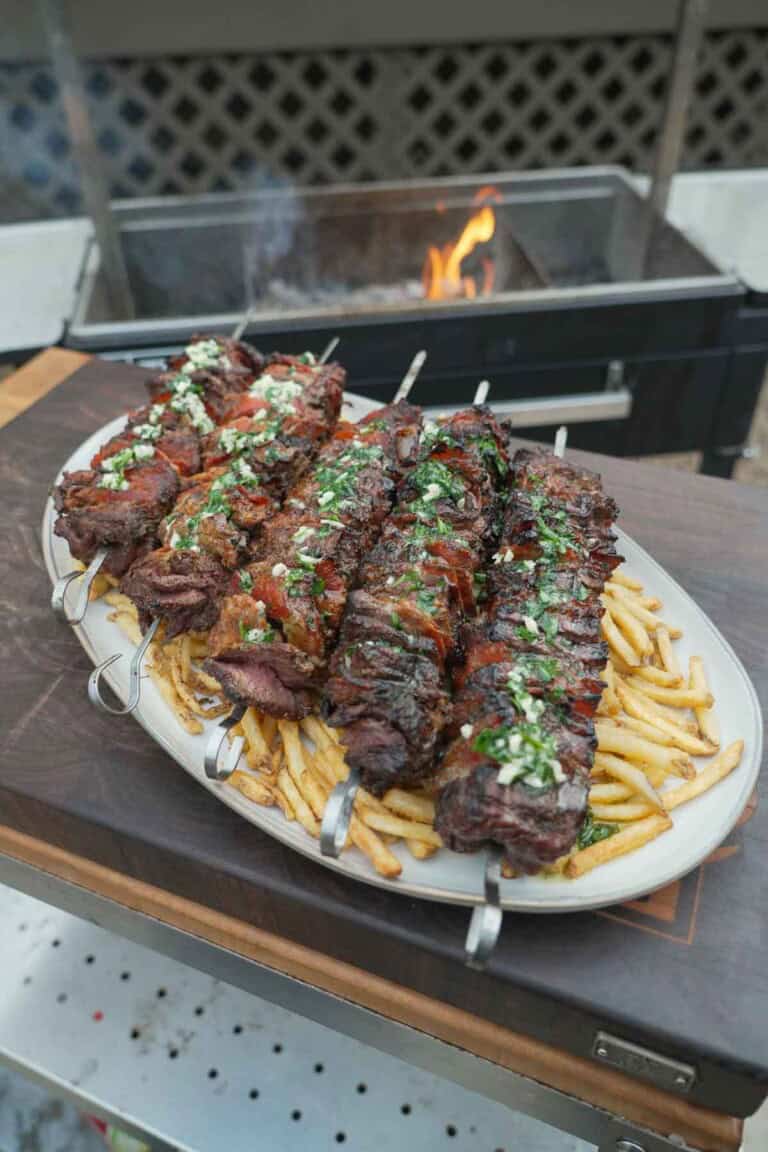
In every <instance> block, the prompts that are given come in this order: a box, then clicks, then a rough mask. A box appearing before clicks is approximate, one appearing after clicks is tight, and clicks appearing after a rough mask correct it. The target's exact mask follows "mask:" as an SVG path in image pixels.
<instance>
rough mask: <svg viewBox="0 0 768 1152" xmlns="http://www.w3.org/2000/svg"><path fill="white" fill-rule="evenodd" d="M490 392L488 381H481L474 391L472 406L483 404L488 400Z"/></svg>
mask: <svg viewBox="0 0 768 1152" xmlns="http://www.w3.org/2000/svg"><path fill="white" fill-rule="evenodd" d="M490 390H491V382H490V380H481V381H480V383H479V384H478V386H477V388H476V389H475V398H474V400H473V401H472V403H473V404H485V401H486V400H487V399H488V393H489V392H490Z"/></svg>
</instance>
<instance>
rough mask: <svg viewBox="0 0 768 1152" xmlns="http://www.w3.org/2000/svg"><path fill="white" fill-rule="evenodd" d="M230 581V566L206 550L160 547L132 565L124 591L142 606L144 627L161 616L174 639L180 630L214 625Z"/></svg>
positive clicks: (196, 629)
mask: <svg viewBox="0 0 768 1152" xmlns="http://www.w3.org/2000/svg"><path fill="white" fill-rule="evenodd" d="M230 581H231V576H230V574H229V573H228V572H227V571H226V569H225V568H223V567H222V565H221V564H220V563H219V562H218V561H217V560H215V559H214V557H213V556H209V555H208V554H207V553H206V552H190V551H183V552H180V551H176V550H175V549H173V548H156V549H155V550H154V551H153V552H150V553H149V554H148V555H146V556H143V557H142V558H141V559H139V560H137V561H135V563H134V564H132V565H131V567H130V569H129V570H128V572H127V573H126V575H125V576H124V577H123V579H122V581H121V584H120V590H121V591H122V592H124V593H125V595H126V596H130V598H131V600H133V602H134V604H135V605H136V607H137V608H138V610H139V623H140V625H141V628H142V630H144V629H146V628H147V627H148V626H149V624H150V623H151V621H152V620H154V619H156V618H157V617H161V618H162V619H163V620H164V621H165V636H166V639H169V640H170V639H171V638H172V637H173V636H177V635H178V634H179V633H180V632H204V631H205V630H206V629H208V628H210V627H211V625H212V624H213V622H214V621H215V619H216V616H217V614H218V610H219V605H220V603H221V601H222V598H223V597H224V594H225V592H226V590H227V589H228V588H229V585H230Z"/></svg>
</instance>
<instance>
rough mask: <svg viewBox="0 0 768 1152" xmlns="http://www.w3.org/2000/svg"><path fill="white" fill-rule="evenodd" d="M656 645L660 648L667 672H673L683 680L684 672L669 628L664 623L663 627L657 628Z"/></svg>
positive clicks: (660, 654) (662, 661)
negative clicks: (673, 645) (673, 646)
mask: <svg viewBox="0 0 768 1152" xmlns="http://www.w3.org/2000/svg"><path fill="white" fill-rule="evenodd" d="M655 639H656V647H657V648H658V650H659V656H660V657H661V663H662V664H663V666H664V667H665V668H666V670H667V672H671V673H672V674H673V675H674V676H679V677H680V679H681V680H682V677H683V672H682V669H681V667H680V665H679V663H678V660H677V656H676V655H675V652H674V649H673V648H672V640H671V638H670V635H669V629H668V628H667V627H666V625H664V624H662V625H661V627H659V628H657V629H656V636H655Z"/></svg>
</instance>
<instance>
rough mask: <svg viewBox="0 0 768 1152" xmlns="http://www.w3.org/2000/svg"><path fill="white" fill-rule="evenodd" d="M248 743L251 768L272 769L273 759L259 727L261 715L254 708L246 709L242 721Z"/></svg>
mask: <svg viewBox="0 0 768 1152" xmlns="http://www.w3.org/2000/svg"><path fill="white" fill-rule="evenodd" d="M240 723H241V724H242V726H243V732H244V733H245V738H246V740H247V742H248V748H247V750H246V753H245V755H246V759H247V761H248V763H249V764H250V766H251V768H259V769H262V770H266V771H269V770H270V769H271V767H272V757H271V756H270V752H269V748H268V747H267V743H266V741H265V739H264V737H263V735H262V732H261V728H260V726H259V715H258V713H257V712H256V711H255V709H253V708H246V710H245V712H244V713H243V718H242V720H241V721H240Z"/></svg>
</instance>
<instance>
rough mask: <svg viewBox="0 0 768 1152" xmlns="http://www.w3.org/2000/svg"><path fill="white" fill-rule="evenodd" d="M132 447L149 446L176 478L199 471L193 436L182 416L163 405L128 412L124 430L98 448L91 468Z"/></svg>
mask: <svg viewBox="0 0 768 1152" xmlns="http://www.w3.org/2000/svg"><path fill="white" fill-rule="evenodd" d="M134 444H152V445H153V446H154V448H155V450H156V451H157V452H161V453H162V454H163V456H165V458H166V459H167V460H169V461H170V462H171V464H173V466H174V468H175V469H176V471H177V472H178V473H179V475H180V476H192V475H193V474H194V473H195V472H199V471H200V440H199V437H198V435H197V432H196V431H195V429H194V428H193V427H192V426H191V425H190V424H189V423H187V422H186V421H185V419H184V417H183V416H181V415H179V414H178V413H176V412H173V411H172V410H171V409H170V408H169V407H168V406H167V405H164V404H146V405H145V406H144V407H143V408H137V409H136V410H135V411H134V412H130V413H129V414H128V419H127V422H126V425H125V428H124V429H123V430H122V432H118V433H117V434H116V435H115V436H113V437H112V439H111V440H108V441H107V443H106V444H103V445H102V446H101V448H99V450H98V452H97V453H96V455H95V456H94V457H93V459H92V460H91V468H98V467H99V465H100V464H101V463H102V461H103V460H106V459H108V458H109V457H110V456H114V455H115V454H116V453H117V452H121V451H122V450H123V449H124V448H131V447H132V446H133V445H134Z"/></svg>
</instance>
